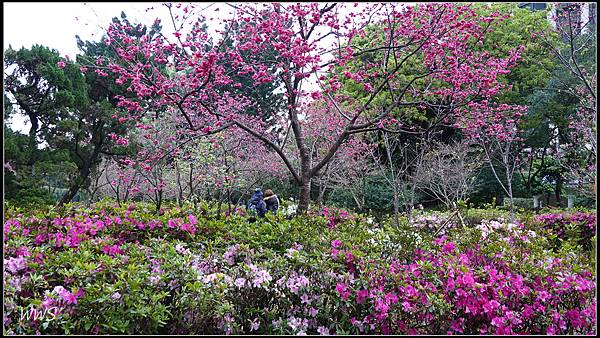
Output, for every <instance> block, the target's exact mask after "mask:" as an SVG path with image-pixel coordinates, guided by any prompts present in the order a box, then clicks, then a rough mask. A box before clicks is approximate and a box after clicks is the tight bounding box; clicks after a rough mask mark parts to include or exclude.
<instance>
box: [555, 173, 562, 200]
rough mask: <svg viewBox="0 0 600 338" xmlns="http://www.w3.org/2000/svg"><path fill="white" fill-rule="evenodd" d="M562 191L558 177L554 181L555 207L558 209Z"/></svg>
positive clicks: (560, 180) (560, 179)
mask: <svg viewBox="0 0 600 338" xmlns="http://www.w3.org/2000/svg"><path fill="white" fill-rule="evenodd" d="M561 190H562V177H558V178H557V179H556V187H555V188H554V196H556V205H557V206H558V207H561V206H562V203H561V202H560V197H561V195H560V191H561Z"/></svg>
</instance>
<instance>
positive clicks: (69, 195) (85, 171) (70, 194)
mask: <svg viewBox="0 0 600 338" xmlns="http://www.w3.org/2000/svg"><path fill="white" fill-rule="evenodd" d="M89 175H90V164H89V163H86V164H85V166H84V167H83V168H82V170H81V174H80V176H79V177H77V178H76V180H75V183H74V184H73V185H71V187H69V190H68V191H67V192H66V193H65V194H64V195H63V197H62V198H61V199H60V201H59V202H58V204H57V205H56V206H57V207H60V206H62V205H63V204H66V203H69V202H71V200H72V199H73V198H74V197H75V195H77V192H78V191H79V189H81V186H82V185H83V183H84V182H85V180H87V178H88V176H89Z"/></svg>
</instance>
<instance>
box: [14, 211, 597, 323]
mask: <svg viewBox="0 0 600 338" xmlns="http://www.w3.org/2000/svg"><path fill="white" fill-rule="evenodd" d="M152 209H153V208H152V206H150V205H147V204H145V203H136V204H130V205H124V206H123V207H118V206H116V205H113V204H112V203H104V202H103V203H98V204H96V205H94V206H92V207H91V208H79V207H75V206H71V207H70V208H66V209H65V210H62V211H58V212H57V211H53V212H50V213H48V212H38V213H36V212H22V211H20V210H13V209H9V210H7V212H6V213H5V218H6V220H5V223H4V234H5V239H4V242H3V248H4V253H5V258H4V270H3V275H4V277H3V278H4V285H5V288H4V296H5V297H4V309H5V315H4V327H5V329H4V332H5V333H7V334H35V333H41V334H114V333H125V334H134V333H135V334H247V333H256V334H299V335H303V334H447V333H452V334H524V333H529V334H593V333H595V332H596V329H595V325H596V312H595V305H596V298H595V287H596V279H595V275H594V274H593V273H592V268H591V265H590V264H589V261H586V260H584V259H580V258H579V257H578V256H576V255H575V256H574V255H562V254H561V253H556V252H552V251H550V250H548V244H549V241H548V239H547V238H546V237H545V232H538V231H537V230H536V229H535V227H532V225H531V224H528V223H521V222H516V223H507V222H503V221H496V220H487V221H482V222H481V223H480V224H478V225H477V226H475V227H468V228H462V227H461V228H450V229H448V231H447V232H446V234H445V235H443V236H437V237H436V238H431V237H430V234H429V235H428V230H426V229H418V228H417V227H414V226H411V227H410V228H406V229H392V228H390V227H387V226H386V225H385V224H384V225H382V226H381V227H375V228H374V227H371V226H370V224H368V223H367V222H365V221H364V220H363V219H362V218H361V217H360V216H359V215H354V214H352V213H349V212H347V211H344V210H338V209H335V213H333V215H336V216H335V217H339V215H343V217H344V218H343V219H341V218H340V220H339V221H335V226H333V227H332V226H330V224H329V221H330V218H329V217H326V218H324V217H322V216H321V215H308V216H304V217H295V218H292V219H283V218H277V217H274V218H270V219H268V220H264V221H261V222H255V223H248V222H247V220H246V219H245V218H244V217H240V216H235V215H230V217H222V216H218V214H217V213H214V212H212V211H210V210H209V211H207V212H200V213H190V212H188V211H187V210H183V209H181V208H176V207H165V208H164V209H163V210H162V211H161V213H162V214H159V215H156V214H153V212H152ZM330 210H332V209H328V211H327V213H328V216H331V215H332V213H330ZM578 217H582V216H578ZM584 218H585V217H584ZM576 219H579V218H576ZM585 219H587V218H585ZM349 220H352V221H349ZM192 229H195V231H194V230H192ZM398 232H405V234H398ZM415 233H416V234H415ZM409 235H411V236H412V235H417V236H421V239H420V240H419V241H401V240H399V238H403V237H402V236H405V237H407V238H408V236H409ZM399 236H400V237H399ZM428 236H429V237H428Z"/></svg>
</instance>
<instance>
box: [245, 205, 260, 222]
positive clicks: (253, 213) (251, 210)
mask: <svg viewBox="0 0 600 338" xmlns="http://www.w3.org/2000/svg"><path fill="white" fill-rule="evenodd" d="M246 209H247V213H248V216H250V217H251V218H256V216H258V211H256V205H255V204H254V203H252V202H250V203H249V204H248V208H246Z"/></svg>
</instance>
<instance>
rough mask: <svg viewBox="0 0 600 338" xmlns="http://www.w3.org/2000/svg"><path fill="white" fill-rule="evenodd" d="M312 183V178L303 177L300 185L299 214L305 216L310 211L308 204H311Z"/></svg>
mask: <svg viewBox="0 0 600 338" xmlns="http://www.w3.org/2000/svg"><path fill="white" fill-rule="evenodd" d="M310 183H311V178H309V177H303V178H302V182H301V183H300V196H298V197H299V201H298V212H299V213H301V214H305V213H306V211H308V204H309V203H310Z"/></svg>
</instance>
